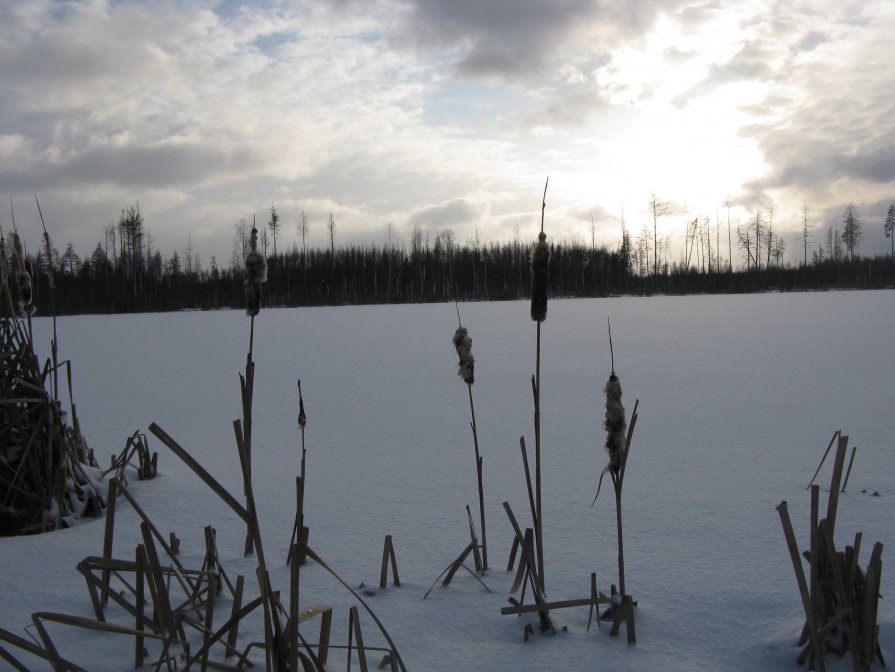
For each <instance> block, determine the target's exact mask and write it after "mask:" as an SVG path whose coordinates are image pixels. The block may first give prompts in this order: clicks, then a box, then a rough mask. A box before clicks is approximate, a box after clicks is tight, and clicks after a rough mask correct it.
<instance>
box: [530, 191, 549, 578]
mask: <svg viewBox="0 0 895 672" xmlns="http://www.w3.org/2000/svg"><path fill="white" fill-rule="evenodd" d="M549 184H550V178H549V177H548V178H547V179H546V180H545V182H544V195H543V196H542V197H541V231H540V233H539V234H538V243H537V245H536V246H535V248H534V250H533V251H532V256H531V318H532V319H533V320H535V321H536V322H537V337H536V341H537V342H536V346H535V351H536V354H535V380H534V407H535V415H534V425H535V506H536V508H537V520H535V521H534V524H535V538H536V542H537V543H536V544H535V545H536V547H537V560H538V574H539V576H538V578H539V581H540V584H541V586H540V588H541V592H542V593H546V585H545V579H544V510H543V507H542V505H541V322H543V321H544V320H546V319H547V290H548V287H549V267H550V248H548V247H547V235H546V234H545V233H544V213H545V211H546V209H547V186H548V185H549Z"/></svg>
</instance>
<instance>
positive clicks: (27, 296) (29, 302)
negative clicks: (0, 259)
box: [12, 232, 36, 315]
mask: <svg viewBox="0 0 895 672" xmlns="http://www.w3.org/2000/svg"><path fill="white" fill-rule="evenodd" d="M12 246H13V251H14V252H15V259H16V267H17V268H16V273H15V279H16V290H17V298H18V301H17V304H18V309H19V315H33V314H34V311H35V310H36V306H35V305H34V289H33V287H32V286H31V274H30V273H28V269H27V267H26V266H25V252H24V251H23V250H22V241H21V239H20V238H19V234H17V233H15V232H13V234H12Z"/></svg>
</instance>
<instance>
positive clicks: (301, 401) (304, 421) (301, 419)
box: [298, 380, 308, 429]
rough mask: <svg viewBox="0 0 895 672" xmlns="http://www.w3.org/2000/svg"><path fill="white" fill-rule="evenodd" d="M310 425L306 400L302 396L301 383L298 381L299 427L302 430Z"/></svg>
mask: <svg viewBox="0 0 895 672" xmlns="http://www.w3.org/2000/svg"><path fill="white" fill-rule="evenodd" d="M307 424H308V416H306V415H305V400H304V399H302V396H301V381H300V380H299V381H298V426H299V427H301V428H302V429H304V428H305V425H307Z"/></svg>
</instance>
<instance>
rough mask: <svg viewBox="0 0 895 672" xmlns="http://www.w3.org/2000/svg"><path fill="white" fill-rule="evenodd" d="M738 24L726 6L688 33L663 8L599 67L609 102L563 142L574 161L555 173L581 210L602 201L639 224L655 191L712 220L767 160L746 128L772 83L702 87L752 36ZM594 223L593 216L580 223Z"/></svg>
mask: <svg viewBox="0 0 895 672" xmlns="http://www.w3.org/2000/svg"><path fill="white" fill-rule="evenodd" d="M735 28H736V24H735V22H734V19H733V18H732V17H731V16H729V15H721V14H719V15H718V16H717V18H716V20H715V21H713V22H712V24H711V25H710V26H709V27H708V28H707V29H705V30H703V31H700V33H699V34H698V35H687V34H685V33H684V32H682V27H681V24H680V23H678V22H675V21H673V20H671V19H669V18H667V17H666V18H663V19H661V20H660V21H659V22H658V23H657V25H656V28H655V30H653V31H652V32H651V33H650V34H649V35H647V36H646V37H645V38H644V39H643V40H642V41H640V42H638V43H636V44H631V45H629V46H627V47H624V48H622V49H620V50H618V51H617V52H616V53H615V54H614V56H613V60H612V63H611V64H610V65H608V66H607V67H606V68H605V69H604V71H601V72H598V73H597V78H598V80H599V81H600V83H601V85H602V87H603V90H604V91H605V92H606V95H607V97H608V102H609V103H610V105H609V106H608V107H609V109H608V110H607V111H606V112H605V113H604V114H601V115H600V116H599V117H598V118H596V119H593V120H592V121H590V122H589V123H588V124H586V126H585V127H584V128H583V129H579V132H578V136H577V143H576V144H577V146H575V145H573V144H572V143H571V142H570V143H569V144H567V145H566V148H565V149H566V151H567V152H569V153H573V154H575V155H576V156H577V160H568V161H567V162H566V168H567V170H566V171H564V172H563V173H561V174H559V173H557V175H556V177H557V178H558V179H557V180H556V186H555V189H556V190H557V191H556V192H555V193H556V194H557V195H560V196H561V197H562V198H564V199H568V200H569V201H572V202H574V203H575V207H577V208H578V209H579V210H580V211H581V213H582V217H583V215H584V214H586V210H587V205H586V204H587V203H588V202H590V203H593V202H594V201H598V202H600V203H602V204H604V206H606V207H607V209H608V210H609V211H610V212H611V213H612V215H613V216H619V215H620V212H621V209H622V208H623V207H624V209H625V211H626V219H627V224H628V226H629V228H633V229H635V230H639V228H640V225H641V223H643V221H645V220H646V219H647V218H648V216H649V213H648V211H647V203H648V201H649V197H650V193H651V192H653V191H655V193H656V195H657V196H658V197H659V198H660V199H662V200H666V201H671V202H672V207H671V208H670V209H669V213H668V214H669V215H682V213H683V208H686V209H687V211H688V212H689V214H690V216H696V215H706V216H710V217H711V218H712V219H713V220H714V217H715V213H716V211H717V210H718V209H719V208H720V207H721V204H722V203H723V202H724V200H725V198H726V197H727V195H728V194H730V193H731V192H732V191H736V190H737V189H739V187H740V185H741V184H743V183H744V182H745V181H748V180H749V179H752V178H754V177H755V176H758V175H761V174H763V173H764V171H765V168H766V167H765V165H764V160H763V157H762V153H761V151H760V150H759V148H758V146H757V143H756V142H755V140H754V139H753V138H747V137H744V136H742V135H741V134H740V132H739V129H740V128H742V127H743V126H744V125H748V124H751V123H754V122H755V121H756V120H757V117H756V116H755V113H754V112H751V111H749V106H750V105H754V104H755V103H756V102H758V101H760V100H762V99H763V98H764V97H765V95H766V94H767V93H768V90H769V86H770V85H769V84H767V83H759V82H736V81H732V82H729V83H721V84H719V85H717V86H715V87H713V88H708V87H703V88H701V87H700V84H701V83H702V82H704V81H705V80H706V78H707V76H708V74H709V73H710V72H711V70H712V68H713V66H716V65H717V64H719V63H726V62H727V61H729V60H730V59H731V58H732V57H733V56H734V55H735V54H736V53H737V52H738V51H739V49H740V48H741V43H742V42H743V41H745V40H746V39H748V36H746V35H744V34H743V33H742V31H739V30H735ZM561 180H562V181H564V182H565V184H562V185H561V182H560V181H561ZM613 209H614V211H613ZM679 219H680V218H679V217H678V218H668V219H666V220H665V222H664V224H663V223H662V222H660V230H659V235H663V234H672V235H673V237H674V236H675V235H676V234H677V233H678V231H677V230H678V229H680V228H681V227H680V225H679V221H678V220H679ZM588 227H589V221H588V222H587V223H586V226H585V225H584V224H582V226H580V227H579V229H586V228H588ZM609 228H613V227H609ZM663 228H664V229H665V230H664V231H663V230H662V229H663ZM613 235H614V234H613Z"/></svg>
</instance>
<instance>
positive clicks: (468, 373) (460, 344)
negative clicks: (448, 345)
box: [454, 327, 475, 385]
mask: <svg viewBox="0 0 895 672" xmlns="http://www.w3.org/2000/svg"><path fill="white" fill-rule="evenodd" d="M454 347H455V348H456V349H457V355H458V356H459V357H460V363H459V367H460V369H459V371H457V374H458V375H459V376H460V377H461V378H463V382H464V383H468V384H470V385H472V384H473V383H474V382H475V357H473V356H472V338H470V336H469V332H468V331H467V330H466V327H460V328H459V329H457V331H455V332H454Z"/></svg>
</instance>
